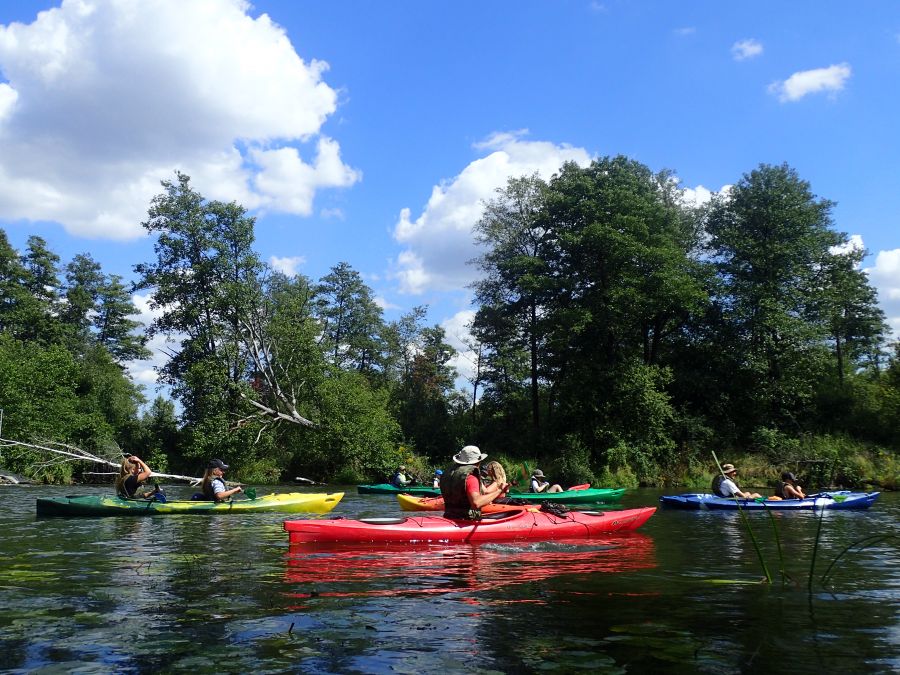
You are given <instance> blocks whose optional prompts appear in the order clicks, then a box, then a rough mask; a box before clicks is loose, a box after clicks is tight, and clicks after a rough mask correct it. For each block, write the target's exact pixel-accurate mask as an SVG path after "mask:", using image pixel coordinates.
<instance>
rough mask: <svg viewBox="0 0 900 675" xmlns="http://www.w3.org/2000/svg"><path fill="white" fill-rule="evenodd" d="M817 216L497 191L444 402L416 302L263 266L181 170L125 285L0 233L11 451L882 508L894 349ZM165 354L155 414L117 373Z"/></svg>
mask: <svg viewBox="0 0 900 675" xmlns="http://www.w3.org/2000/svg"><path fill="white" fill-rule="evenodd" d="M832 210H833V203H832V202H830V201H829V200H828V199H826V198H822V197H818V196H816V195H815V194H814V193H813V192H812V189H811V186H810V185H809V184H808V183H807V182H806V181H804V180H802V179H801V178H800V177H799V176H798V175H797V172H796V171H794V170H793V169H792V168H790V167H789V166H787V165H781V166H771V165H761V166H759V167H757V168H756V169H754V170H752V171H750V172H749V173H747V174H745V175H743V176H741V177H737V179H736V180H735V182H734V185H733V186H732V187H731V188H730V189H729V190H727V191H723V192H722V193H719V194H716V195H714V196H713V198H712V199H711V201H709V202H708V203H705V204H701V205H698V204H695V203H692V202H689V201H686V199H685V195H684V193H683V192H682V191H681V190H680V189H679V187H678V184H677V182H676V181H675V180H674V179H673V176H672V174H670V173H668V172H658V173H657V172H653V171H651V170H650V169H649V168H648V167H646V166H644V165H643V164H640V163H639V162H636V161H634V160H631V159H629V158H627V157H621V156H619V157H604V158H600V159H596V160H594V161H593V162H592V163H591V164H590V165H589V166H585V167H580V166H577V165H575V164H565V165H564V166H562V167H561V168H560V169H559V171H558V172H557V173H556V174H555V175H554V176H552V177H551V178H550V179H549V180H543V179H541V178H540V177H538V176H536V175H534V176H521V177H517V178H513V179H510V180H509V181H508V183H507V184H506V185H505V186H504V187H503V188H501V189H499V190H498V191H497V192H496V194H495V196H494V198H493V199H491V200H490V201H489V202H487V203H486V204H485V207H484V211H483V215H482V216H481V218H480V220H479V221H478V222H477V223H476V225H475V227H474V231H473V236H474V237H476V239H477V241H478V243H479V245H480V248H479V251H480V255H479V257H478V258H477V259H476V260H473V261H472V265H474V266H475V267H476V268H477V270H478V272H479V275H478V278H479V279H480V281H478V282H476V283H475V284H474V286H473V289H472V290H473V297H474V305H475V310H476V313H475V318H474V320H473V321H472V324H471V326H470V327H469V332H470V339H469V342H468V349H467V350H466V352H465V356H466V358H468V359H469V360H470V361H471V363H472V368H471V372H470V373H468V374H467V376H466V378H467V385H466V387H465V388H462V389H460V388H458V387H457V384H456V383H457V382H459V381H462V380H461V379H460V378H459V374H458V373H457V372H456V370H455V369H454V368H453V366H452V364H453V363H454V362H455V359H456V357H457V352H456V350H455V349H454V348H453V347H451V346H450V345H449V344H448V341H447V335H446V334H445V331H444V329H443V328H442V327H441V326H440V325H437V324H435V325H429V324H428V321H427V317H428V308H427V307H425V306H417V307H413V308H412V309H410V310H409V311H408V312H407V313H405V314H403V315H402V316H400V317H399V318H397V319H395V320H392V321H386V320H385V319H384V316H383V312H382V309H381V308H380V307H379V305H378V304H377V303H376V301H375V298H374V296H373V292H372V289H370V288H369V287H368V286H367V285H366V284H365V283H364V282H363V279H362V277H361V275H360V274H359V272H357V271H356V270H354V269H353V268H352V266H351V265H349V264H348V263H346V262H338V263H336V264H335V265H334V266H333V267H332V268H331V270H330V272H329V273H328V274H326V275H325V276H323V277H322V278H321V279H318V280H313V279H309V278H306V277H304V276H300V275H297V276H293V277H288V276H285V275H283V274H281V273H279V272H277V271H275V270H274V269H272V268H271V267H270V266H269V265H267V264H266V263H264V262H263V261H262V260H261V259H260V257H259V255H258V254H257V252H256V251H255V250H254V228H255V220H254V218H253V217H251V216H249V215H248V214H247V212H246V210H245V209H244V208H243V207H242V206H240V205H239V204H237V203H235V202H230V203H225V202H220V201H210V200H207V199H205V198H204V197H203V196H202V195H201V194H199V193H198V192H197V191H196V190H194V188H193V187H192V185H191V182H190V178H189V177H188V176H186V175H184V174H181V173H176V174H175V175H174V177H173V178H172V179H171V180H167V181H164V182H163V183H162V191H161V192H160V193H159V194H158V195H157V196H156V197H154V198H153V200H152V201H151V203H150V204H149V207H148V211H147V217H146V220H145V221H144V223H143V226H144V228H145V229H146V231H147V234H148V236H150V237H152V238H153V240H154V242H155V255H156V257H155V259H152V260H147V261H144V262H140V263H138V264H136V265H135V266H134V275H133V277H134V278H133V281H126V280H124V279H123V278H122V277H120V276H117V275H114V274H107V273H106V272H104V270H103V269H102V267H101V265H100V264H99V263H97V262H96V261H95V260H93V259H92V258H91V256H90V254H89V253H83V254H80V255H76V256H75V257H74V258H73V259H71V260H68V261H62V260H61V259H60V257H59V255H57V254H56V253H54V252H53V251H52V250H50V249H49V248H48V246H47V243H46V241H44V240H43V239H42V238H40V237H37V236H32V237H31V238H29V239H28V243H27V246H26V247H25V249H24V250H22V251H19V250H16V249H14V248H13V247H12V246H11V245H10V243H9V239H8V237H7V234H6V232H4V231H2V230H0V409H2V410H3V413H2V415H3V417H2V437H3V438H5V439H10V440H13V441H24V442H29V443H33V444H39V443H41V442H44V441H53V442H56V443H63V444H68V445H71V446H73V447H79V448H83V449H85V450H87V451H89V452H91V453H94V454H96V455H98V456H102V457H105V458H109V459H115V458H117V457H118V458H121V456H122V453H123V452H131V453H135V454H138V455H139V456H140V457H142V458H143V459H144V460H145V461H146V462H147V463H148V464H149V465H150V466H151V467H152V468H153V469H154V470H156V471H172V472H175V471H177V472H180V473H184V474H190V475H196V474H197V473H198V472H199V471H201V470H202V467H203V465H204V463H205V461H206V460H207V459H208V458H210V457H220V458H222V459H224V460H225V461H227V462H228V463H229V464H231V465H232V467H233V468H232V471H231V474H230V477H231V478H233V479H237V480H242V481H244V482H254V483H274V482H278V481H282V480H286V479H288V480H292V479H293V477H294V476H305V477H309V478H310V479H312V480H315V481H322V482H328V483H344V484H352V483H356V482H372V481H382V480H384V479H385V478H387V476H388V475H390V473H391V471H392V470H393V469H394V468H395V467H396V466H397V465H398V464H406V465H407V466H410V467H413V469H414V470H418V471H419V472H420V473H422V474H423V475H427V474H428V473H429V472H430V471H431V470H432V469H433V468H435V467H441V466H444V465H445V464H446V463H447V462H448V461H449V457H450V456H451V455H452V454H453V453H454V452H456V451H458V450H459V448H460V447H462V446H463V445H466V444H468V443H475V444H477V445H479V446H480V447H481V448H482V450H483V451H485V452H487V453H488V454H489V456H491V457H492V458H495V459H501V461H504V462H505V463H506V464H507V465H508V466H511V467H516V466H519V465H524V464H529V465H530V466H540V467H541V468H542V469H543V470H544V472H545V473H546V474H548V475H551V476H553V478H554V480H555V481H557V482H562V483H569V484H574V483H583V482H590V483H592V484H594V485H610V486H636V485H647V486H655V485H683V486H693V487H705V486H706V485H708V481H709V479H710V477H711V476H712V473H713V471H714V469H715V467H714V464H713V462H712V459H711V452H712V451H715V452H716V453H717V455H718V456H719V457H720V458H722V461H728V462H731V463H735V464H739V465H741V466H742V469H743V473H742V476H743V477H744V480H745V481H746V480H747V479H748V478H749V479H750V480H751V481H752V482H753V483H755V484H757V485H762V484H766V482H774V481H775V480H776V479H777V476H778V474H779V473H780V471H781V470H785V469H789V470H792V471H794V472H796V473H799V474H800V475H801V477H802V478H804V479H805V480H806V482H807V483H808V484H810V485H841V486H845V487H850V486H860V485H863V484H865V483H867V482H868V483H869V484H872V485H877V486H879V487H881V488H885V489H892V488H896V486H897V480H898V460H897V447H898V444H900V350H898V345H897V342H896V341H891V340H889V331H888V327H887V325H886V322H885V316H884V314H883V312H882V310H881V309H880V308H879V305H878V298H877V295H876V292H875V290H874V288H873V287H872V286H871V285H870V283H869V280H868V278H867V276H866V274H865V272H864V271H863V268H862V266H861V263H862V260H863V258H864V256H865V251H863V250H860V249H859V248H855V247H854V246H853V245H852V244H851V240H850V238H849V237H848V235H847V234H846V233H844V232H842V231H840V227H839V224H838V223H835V222H834V221H833V218H832ZM135 292H141V293H145V294H151V297H152V304H151V307H152V309H153V310H154V313H153V316H154V318H153V320H152V323H150V325H147V326H144V325H142V324H139V323H138V322H136V321H135V320H134V319H133V317H134V315H135V314H136V309H135V306H134V304H133V300H132V298H133V294H134V293H135ZM157 336H166V337H168V338H170V339H169V340H168V341H167V342H166V343H165V344H166V348H165V349H166V350H167V356H168V358H167V360H166V361H165V363H164V365H162V366H161V367H160V368H159V370H158V376H159V381H160V382H161V383H163V384H165V385H167V386H166V388H165V391H166V392H167V397H163V396H159V395H157V396H156V397H155V398H153V399H152V400H151V399H150V398H148V393H147V392H146V391H145V390H144V388H143V387H141V386H139V385H138V384H137V383H136V382H135V381H134V380H133V379H132V378H131V376H130V374H129V373H130V372H131V370H130V369H132V370H133V368H134V366H135V364H139V363H140V362H141V360H142V359H147V358H148V357H149V356H150V353H149V352H148V349H147V345H148V343H149V340H150V339H151V338H154V337H157ZM0 463H2V464H3V466H4V467H5V469H7V470H8V471H12V472H16V473H20V474H23V475H24V476H27V477H29V478H32V479H34V480H39V481H44V482H50V483H65V482H70V481H72V480H76V479H80V478H81V474H82V472H84V471H86V470H89V468H88V467H83V466H81V465H80V464H79V463H77V462H70V461H59V460H58V458H53V457H48V456H46V454H44V453H41V452H40V451H39V450H36V449H34V448H32V447H26V446H20V445H6V446H4V447H3V453H2V459H0Z"/></svg>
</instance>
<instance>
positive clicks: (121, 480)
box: [116, 457, 136, 499]
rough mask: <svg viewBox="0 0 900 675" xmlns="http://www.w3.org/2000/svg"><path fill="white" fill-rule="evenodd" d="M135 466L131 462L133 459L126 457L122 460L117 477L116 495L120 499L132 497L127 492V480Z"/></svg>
mask: <svg viewBox="0 0 900 675" xmlns="http://www.w3.org/2000/svg"><path fill="white" fill-rule="evenodd" d="M135 466H136V465H135V463H134V462H132V461H131V457H126V458H125V459H123V460H122V467H121V468H120V469H119V475H118V476H116V494H117V495H119V496H120V497H124V498H126V499H129V498H130V497H131V495H129V494H128V493H127V492H126V491H125V479H126V478H128V477H129V476H130V475H131V471H132V469H133V468H134V467H135Z"/></svg>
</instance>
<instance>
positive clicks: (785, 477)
mask: <svg viewBox="0 0 900 675" xmlns="http://www.w3.org/2000/svg"><path fill="white" fill-rule="evenodd" d="M781 480H797V476H795V475H794V474H792V473H791V472H790V471H785V472H784V473H783V474H781Z"/></svg>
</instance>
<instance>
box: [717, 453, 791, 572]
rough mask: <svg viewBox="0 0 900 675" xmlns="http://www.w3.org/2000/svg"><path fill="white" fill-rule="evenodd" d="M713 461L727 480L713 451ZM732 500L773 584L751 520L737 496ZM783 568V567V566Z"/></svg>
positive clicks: (760, 561)
mask: <svg viewBox="0 0 900 675" xmlns="http://www.w3.org/2000/svg"><path fill="white" fill-rule="evenodd" d="M712 456H713V459H714V460H715V462H716V466H717V467H718V468H719V473H720V474H722V478H727V477H726V476H725V472H724V471H722V465H721V464H720V463H719V458H718V457H716V452H715V450H713V451H712ZM731 497H732V499H734V503H735V504H736V505H737V508H738V513H740V514H741V520H742V521H743V522H744V526H745V527H746V528H747V532H749V533H750V540H751V541H752V542H753V548H755V549H756V555H757V556H759V564H760V565H762V568H763V572H765V575H766V582H767V583H770V584H771V583H772V574H771V573H770V572H769V567H768V566H767V565H766V559H765V558H764V557H763V553H762V549H761V548H760V547H759V542H758V541H756V535H755V534H753V528H752V527H750V520H749V519H748V518H747V514H746V513H744V509H742V508H741V503H740V501H738V498H737V497H736V496H735V495H731ZM780 550H781V545H780V544H779V551H780ZM782 567H783V565H782Z"/></svg>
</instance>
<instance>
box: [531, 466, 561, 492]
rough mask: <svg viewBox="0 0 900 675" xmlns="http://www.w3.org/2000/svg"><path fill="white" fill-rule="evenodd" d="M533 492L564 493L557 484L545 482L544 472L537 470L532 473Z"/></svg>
mask: <svg viewBox="0 0 900 675" xmlns="http://www.w3.org/2000/svg"><path fill="white" fill-rule="evenodd" d="M531 491H532V492H562V491H563V489H562V487H560V486H559V485H557V484H556V483H554V484H553V485H550V483H549V481H545V480H544V472H543V471H541V470H540V469H535V470H534V471H532V472H531Z"/></svg>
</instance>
